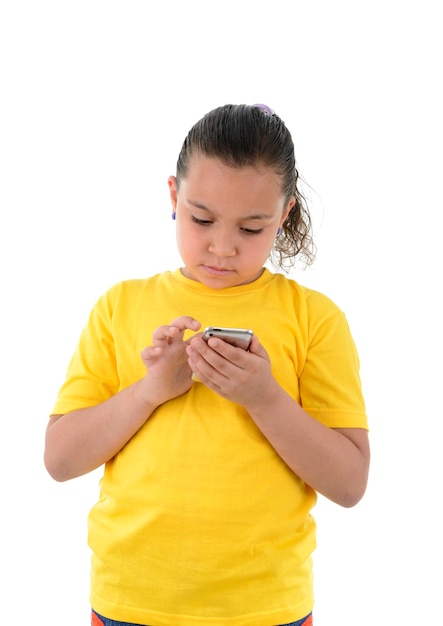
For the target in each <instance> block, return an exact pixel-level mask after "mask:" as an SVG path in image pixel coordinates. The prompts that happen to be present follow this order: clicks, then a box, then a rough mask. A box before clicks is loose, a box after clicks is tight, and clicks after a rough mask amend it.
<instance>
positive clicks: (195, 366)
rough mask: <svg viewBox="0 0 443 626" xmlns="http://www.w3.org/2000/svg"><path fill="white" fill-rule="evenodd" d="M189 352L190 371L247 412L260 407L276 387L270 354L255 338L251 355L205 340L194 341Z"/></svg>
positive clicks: (196, 338) (217, 341)
mask: <svg viewBox="0 0 443 626" xmlns="http://www.w3.org/2000/svg"><path fill="white" fill-rule="evenodd" d="M186 352H187V355H188V364H189V367H190V368H191V370H192V372H193V373H194V375H195V376H196V377H197V378H198V379H199V380H200V381H201V382H202V383H204V384H205V385H206V386H207V387H209V388H210V389H212V390H213V391H215V392H216V393H218V394H219V395H220V396H222V397H223V398H227V399H228V400H231V401H232V402H236V403H238V404H241V405H242V406H244V407H245V408H248V407H252V406H254V405H256V404H257V403H260V398H261V397H263V394H264V393H266V394H267V393H268V392H269V391H270V390H271V388H273V386H274V385H273V383H274V384H276V381H275V379H274V377H273V375H272V371H271V363H270V360H269V357H268V353H267V352H266V350H265V349H264V348H263V346H262V345H261V344H260V342H259V340H258V338H257V336H255V335H254V337H253V338H252V341H251V344H250V346H249V351H248V352H246V351H245V350H243V349H242V348H236V347H235V346H232V345H230V344H228V343H226V342H225V341H223V340H222V339H218V338H217V339H216V338H211V339H209V341H208V342H206V341H204V340H203V339H202V338H201V337H194V338H193V339H192V340H191V341H190V342H189V345H188V347H187V348H186Z"/></svg>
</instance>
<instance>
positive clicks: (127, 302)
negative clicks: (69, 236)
mask: <svg viewBox="0 0 443 626" xmlns="http://www.w3.org/2000/svg"><path fill="white" fill-rule="evenodd" d="M180 315H191V316H193V317H195V318H196V319H197V320H199V321H200V322H201V324H202V327H205V326H209V325H220V326H236V327H247V328H252V329H253V330H254V332H255V333H256V334H257V336H258V338H259V340H260V342H261V343H262V344H263V346H264V347H265V349H266V350H267V352H268V354H269V356H270V359H271V363H272V367H273V373H274V376H275V378H276V379H277V381H278V382H279V383H280V385H281V386H282V387H283V388H284V389H285V390H286V391H287V392H288V393H289V394H290V395H291V396H292V397H293V398H294V399H295V400H297V401H298V402H299V403H300V404H301V406H303V408H304V409H305V410H306V411H307V412H308V413H309V414H310V415H312V416H313V417H314V418H315V419H318V420H319V421H320V422H322V423H323V424H325V425H327V426H329V427H331V428H334V427H337V428H346V427H350V428H367V420H366V414H365V407H364V401H363V398H362V393H361V385H360V379H359V362H358V356H357V353H356V350H355V346H354V343H353V340H352V337H351V334H350V332H349V328H348V324H347V322H346V319H345V316H344V314H343V313H342V312H341V311H340V310H339V309H338V308H337V306H336V305H335V304H334V303H333V302H331V300H329V299H328V298H327V297H326V296H324V295H322V294H320V293H318V292H316V291H313V290H309V289H306V288H304V287H302V286H300V285H299V284H298V283H296V282H295V281H293V280H290V279H288V278H287V277H285V276H283V275H280V274H272V273H270V272H269V271H268V270H265V271H264V273H263V274H262V275H261V276H260V278H259V279H258V280H256V281H255V282H253V283H250V284H248V285H243V286H238V287H232V288H227V289H222V290H211V289H209V288H207V287H205V286H204V285H202V284H201V283H198V282H195V281H192V280H190V279H187V278H185V277H184V276H183V275H182V273H181V272H180V270H176V271H174V272H165V273H163V274H159V275H157V276H154V277H152V278H149V279H146V280H132V281H125V282H122V283H119V284H117V285H115V286H114V287H112V288H111V289H110V290H109V291H108V292H107V293H106V294H105V295H104V296H103V297H102V298H101V299H100V300H99V301H98V302H97V304H96V305H95V307H94V309H93V311H92V313H91V316H90V319H89V321H88V323H87V325H86V327H85V329H84V330H83V333H82V335H81V338H80V342H79V345H78V348H77V351H76V353H75V355H74V356H73V359H72V361H71V363H70V365H69V369H68V373H67V378H66V382H65V383H64V385H63V386H62V388H61V390H60V393H59V397H58V400H57V402H56V405H55V407H54V411H53V412H54V413H67V412H69V411H72V410H75V409H79V408H83V407H88V406H93V405H96V404H98V403H100V402H103V401H104V400H106V399H107V398H109V397H110V396H112V395H113V394H116V393H117V392H119V391H120V390H122V389H124V388H125V387H127V386H128V385H131V384H132V383H134V382H135V381H137V380H139V379H140V378H141V377H143V376H144V374H145V367H144V365H143V363H142V361H141V358H140V352H141V351H142V349H143V348H144V347H146V346H147V345H150V344H151V336H152V332H153V331H154V330H155V329H156V328H157V327H158V326H160V325H163V324H169V323H170V322H171V321H172V320H173V319H174V318H176V317H179V316H180ZM315 501H316V494H315V492H314V491H313V490H312V489H311V488H310V487H309V486H308V485H306V484H305V483H303V482H302V481H301V480H300V479H299V478H298V477H297V476H296V475H295V474H294V473H293V472H292V471H291V470H290V469H289V468H288V466H287V465H286V464H285V463H284V462H283V461H282V459H281V458H280V457H279V456H278V454H277V453H276V452H275V451H274V449H273V448H272V447H271V445H270V444H269V443H268V441H267V440H266V439H265V437H264V436H263V435H262V433H261V432H260V430H259V429H258V428H257V426H256V425H255V423H254V422H253V420H252V419H251V418H250V417H249V416H248V414H247V413H246V411H245V410H244V409H243V408H242V407H241V406H239V405H236V404H234V403H232V402H230V401H228V400H225V399H223V398H221V397H220V396H218V395H217V394H216V393H214V392H213V391H211V390H210V389H208V388H207V387H205V386H204V385H203V384H202V383H201V382H199V381H195V382H194V384H193V386H192V388H191V389H190V391H189V392H187V393H186V394H184V395H182V396H180V397H179V398H176V399H174V400H170V401H168V402H166V403H165V404H163V405H162V406H160V407H158V409H157V410H156V411H155V412H154V413H153V414H152V415H151V417H150V418H149V419H148V421H147V422H146V423H145V425H144V426H143V427H142V428H141V429H140V430H139V431H138V432H137V434H136V435H135V436H134V437H133V438H132V439H131V440H130V441H129V442H128V443H127V444H126V446H124V448H123V449H122V450H121V451H120V452H119V453H118V454H117V455H116V457H115V458H114V459H113V460H111V461H110V462H108V463H107V464H106V466H105V470H104V475H103V479H102V481H101V483H100V498H99V500H98V502H97V504H96V505H95V506H94V507H93V509H92V510H91V512H90V515H89V545H90V547H91V549H92V552H93V556H92V585H91V604H92V606H93V608H94V609H95V610H96V611H98V612H99V613H101V614H103V615H105V616H106V617H109V618H112V619H115V620H119V621H127V622H134V623H141V624H156V625H158V626H171V625H173V626H190V625H199V626H211V625H213V626H270V625H271V624H284V623H288V622H291V621H294V620H297V619H300V618H301V617H303V616H304V615H306V614H308V613H309V612H310V611H311V610H312V607H313V589H312V562H311V555H312V552H313V550H314V548H315V523H314V521H313V519H312V517H311V515H310V510H311V509H312V507H313V506H314V504H315Z"/></svg>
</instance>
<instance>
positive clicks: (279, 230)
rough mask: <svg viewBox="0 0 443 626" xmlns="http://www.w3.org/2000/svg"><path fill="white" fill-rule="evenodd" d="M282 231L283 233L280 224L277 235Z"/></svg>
mask: <svg viewBox="0 0 443 626" xmlns="http://www.w3.org/2000/svg"><path fill="white" fill-rule="evenodd" d="M280 233H281V228H280V226H279V227H278V230H277V237H278V236H279V234H280Z"/></svg>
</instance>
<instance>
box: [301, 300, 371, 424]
mask: <svg viewBox="0 0 443 626" xmlns="http://www.w3.org/2000/svg"><path fill="white" fill-rule="evenodd" d="M307 304H308V320H309V322H308V346H307V354H306V361H305V364H304V367H303V370H302V373H301V376H300V380H299V385H300V401H301V404H302V406H303V408H304V409H305V410H306V411H307V412H308V413H309V414H310V415H312V417H315V418H316V419H318V420H319V421H320V422H322V423H323V424H325V425H326V426H329V427H330V428H364V429H367V428H368V422H367V415H366V408H365V403H364V398H363V393H362V386H361V380H360V361H359V357H358V353H357V349H356V346H355V343H354V340H353V337H352V335H351V331H350V328H349V324H348V322H347V319H346V317H345V314H344V313H343V312H342V311H341V310H340V309H339V308H338V307H337V306H336V305H335V304H334V303H333V302H332V301H331V300H329V299H328V298H327V297H326V296H324V295H322V294H320V293H318V292H310V295H309V297H308V299H307Z"/></svg>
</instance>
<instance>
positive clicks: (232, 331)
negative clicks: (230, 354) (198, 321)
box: [203, 326, 254, 350]
mask: <svg viewBox="0 0 443 626" xmlns="http://www.w3.org/2000/svg"><path fill="white" fill-rule="evenodd" d="M253 336H254V333H253V331H252V330H249V329H247V328H226V327H224V326H208V328H205V331H204V333H203V339H204V340H205V341H208V339H210V338H211V337H218V338H219V339H223V341H226V343H230V344H232V345H233V346H236V347H237V348H243V350H248V349H249V344H250V343H251V339H252V337H253Z"/></svg>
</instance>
